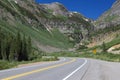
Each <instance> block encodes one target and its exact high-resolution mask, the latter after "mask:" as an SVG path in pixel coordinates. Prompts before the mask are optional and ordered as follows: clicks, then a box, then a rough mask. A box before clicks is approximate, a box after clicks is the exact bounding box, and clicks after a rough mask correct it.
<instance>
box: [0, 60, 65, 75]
mask: <svg viewBox="0 0 120 80" xmlns="http://www.w3.org/2000/svg"><path fill="white" fill-rule="evenodd" d="M65 60H66V58H63V59H62V60H59V61H55V62H53V63H58V62H63V61H65ZM37 66H40V65H34V66H27V67H21V68H11V69H6V70H0V73H1V72H8V71H14V70H20V69H26V68H31V67H37Z"/></svg>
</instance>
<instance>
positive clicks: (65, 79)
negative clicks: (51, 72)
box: [62, 59, 88, 80]
mask: <svg viewBox="0 0 120 80" xmlns="http://www.w3.org/2000/svg"><path fill="white" fill-rule="evenodd" d="M84 60H85V62H84V63H83V64H82V65H81V66H80V67H78V68H77V69H76V70H75V71H73V72H72V73H70V74H69V75H68V76H66V77H65V78H64V79H62V80H67V79H68V78H69V77H71V76H72V75H73V74H75V73H76V72H77V71H78V70H80V69H81V68H82V67H84V65H86V64H87V62H88V61H87V59H84Z"/></svg>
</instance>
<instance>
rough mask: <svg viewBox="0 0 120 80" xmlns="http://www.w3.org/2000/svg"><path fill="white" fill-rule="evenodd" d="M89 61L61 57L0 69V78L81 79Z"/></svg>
mask: <svg viewBox="0 0 120 80" xmlns="http://www.w3.org/2000/svg"><path fill="white" fill-rule="evenodd" d="M88 63H89V62H88V61H87V60H86V59H80V58H61V59H60V60H59V61H55V62H49V63H40V64H35V65H32V66H27V67H21V68H13V69H8V70H1V71H0V80H82V78H83V76H84V74H85V73H86V71H87V69H88V65H89V64H88Z"/></svg>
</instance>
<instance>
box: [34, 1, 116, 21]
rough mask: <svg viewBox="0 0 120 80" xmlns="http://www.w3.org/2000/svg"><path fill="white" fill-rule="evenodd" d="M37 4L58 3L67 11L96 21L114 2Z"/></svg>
mask: <svg viewBox="0 0 120 80" xmlns="http://www.w3.org/2000/svg"><path fill="white" fill-rule="evenodd" d="M36 2H37V3H52V2H60V3H62V4H63V5H64V6H65V7H66V8H67V9H68V10H69V11H77V12H79V13H81V14H82V15H84V16H85V17H87V18H91V19H94V20H96V19H97V18H98V17H99V16H101V15H102V14H103V13H104V12H105V11H107V10H108V9H109V8H111V6H112V4H113V3H114V2H115V0H36Z"/></svg>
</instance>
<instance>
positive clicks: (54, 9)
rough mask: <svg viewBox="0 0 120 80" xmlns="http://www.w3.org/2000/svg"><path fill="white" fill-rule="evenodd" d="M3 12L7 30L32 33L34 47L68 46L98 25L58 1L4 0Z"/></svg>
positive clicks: (1, 19) (0, 19) (1, 17)
mask: <svg viewBox="0 0 120 80" xmlns="http://www.w3.org/2000/svg"><path fill="white" fill-rule="evenodd" d="M0 14H1V15H0V27H1V28H2V29H3V30H5V31H8V32H10V33H11V34H14V35H16V33H17V32H21V34H22V35H26V36H30V37H31V38H32V42H33V44H34V47H36V48H38V49H40V50H43V51H47V52H49V51H52V50H53V51H54V50H55V51H56V50H59V48H60V49H67V48H70V47H72V45H73V43H79V42H81V41H85V40H87V39H88V37H89V35H90V32H91V31H93V29H94V27H93V24H92V23H91V20H90V19H87V18H86V17H84V16H83V15H81V14H80V13H78V12H70V11H68V10H67V9H66V8H65V7H64V6H63V5H62V4H60V3H58V2H54V3H50V4H38V3H36V2H35V1H34V0H0ZM48 48H49V49H48Z"/></svg>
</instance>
